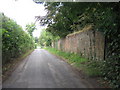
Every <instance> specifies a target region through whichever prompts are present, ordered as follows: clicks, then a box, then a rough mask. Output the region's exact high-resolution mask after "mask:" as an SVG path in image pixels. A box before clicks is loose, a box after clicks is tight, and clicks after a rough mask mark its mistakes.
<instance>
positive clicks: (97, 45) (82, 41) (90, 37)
mask: <svg viewBox="0 0 120 90" xmlns="http://www.w3.org/2000/svg"><path fill="white" fill-rule="evenodd" d="M52 47H53V48H56V49H58V50H61V51H65V52H71V53H77V54H79V55H81V56H83V57H86V58H89V59H97V60H102V59H104V36H103V34H102V33H101V32H98V31H94V30H92V28H89V29H88V30H86V31H81V32H79V33H75V34H71V35H68V36H66V38H64V39H60V40H58V41H56V42H53V43H52Z"/></svg>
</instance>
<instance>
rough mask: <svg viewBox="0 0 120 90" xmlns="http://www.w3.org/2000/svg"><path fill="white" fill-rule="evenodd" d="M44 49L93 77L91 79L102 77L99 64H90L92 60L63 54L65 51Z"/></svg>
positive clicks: (76, 55) (72, 54)
mask: <svg viewBox="0 0 120 90" xmlns="http://www.w3.org/2000/svg"><path fill="white" fill-rule="evenodd" d="M44 49H46V50H48V51H49V52H51V53H53V54H55V55H57V56H60V57H62V58H64V59H66V61H67V62H68V63H70V64H71V65H73V66H74V67H76V68H78V69H80V70H82V71H83V72H84V73H86V74H87V75H88V76H91V77H93V76H94V77H95V76H101V72H100V70H101V69H100V68H99V67H98V66H99V64H98V62H90V60H88V59H86V58H83V57H81V56H80V55H78V54H74V53H68V52H63V51H59V50H56V49H54V48H49V47H47V48H44Z"/></svg>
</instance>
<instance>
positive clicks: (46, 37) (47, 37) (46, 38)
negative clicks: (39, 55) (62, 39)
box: [39, 29, 59, 46]
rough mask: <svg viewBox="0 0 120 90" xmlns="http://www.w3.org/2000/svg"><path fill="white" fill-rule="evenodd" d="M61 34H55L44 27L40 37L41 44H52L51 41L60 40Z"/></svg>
mask: <svg viewBox="0 0 120 90" xmlns="http://www.w3.org/2000/svg"><path fill="white" fill-rule="evenodd" d="M58 39H59V36H53V35H52V34H51V33H50V32H48V31H47V30H45V29H43V30H42V32H41V35H40V37H39V44H40V46H51V42H52V41H55V40H58Z"/></svg>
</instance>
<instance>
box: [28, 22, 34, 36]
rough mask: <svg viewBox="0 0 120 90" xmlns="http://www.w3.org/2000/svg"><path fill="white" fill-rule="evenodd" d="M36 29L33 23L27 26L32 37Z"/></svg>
mask: <svg viewBox="0 0 120 90" xmlns="http://www.w3.org/2000/svg"><path fill="white" fill-rule="evenodd" d="M35 29H36V26H35V24H34V23H31V24H27V25H26V30H27V32H28V33H29V34H30V36H33V35H32V33H33V31H34V30H35Z"/></svg>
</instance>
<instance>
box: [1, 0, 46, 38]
mask: <svg viewBox="0 0 120 90" xmlns="http://www.w3.org/2000/svg"><path fill="white" fill-rule="evenodd" d="M0 12H3V13H4V14H5V15H6V16H7V17H9V18H11V19H13V20H15V21H16V22H17V24H19V25H21V26H22V27H23V29H25V26H26V24H30V23H31V22H35V16H44V15H46V11H45V10H44V6H43V5H42V4H36V3H34V2H33V0H0ZM36 28H37V30H35V31H34V32H33V36H34V37H39V36H40V32H41V30H42V29H43V28H45V27H42V26H40V25H39V23H36Z"/></svg>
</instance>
